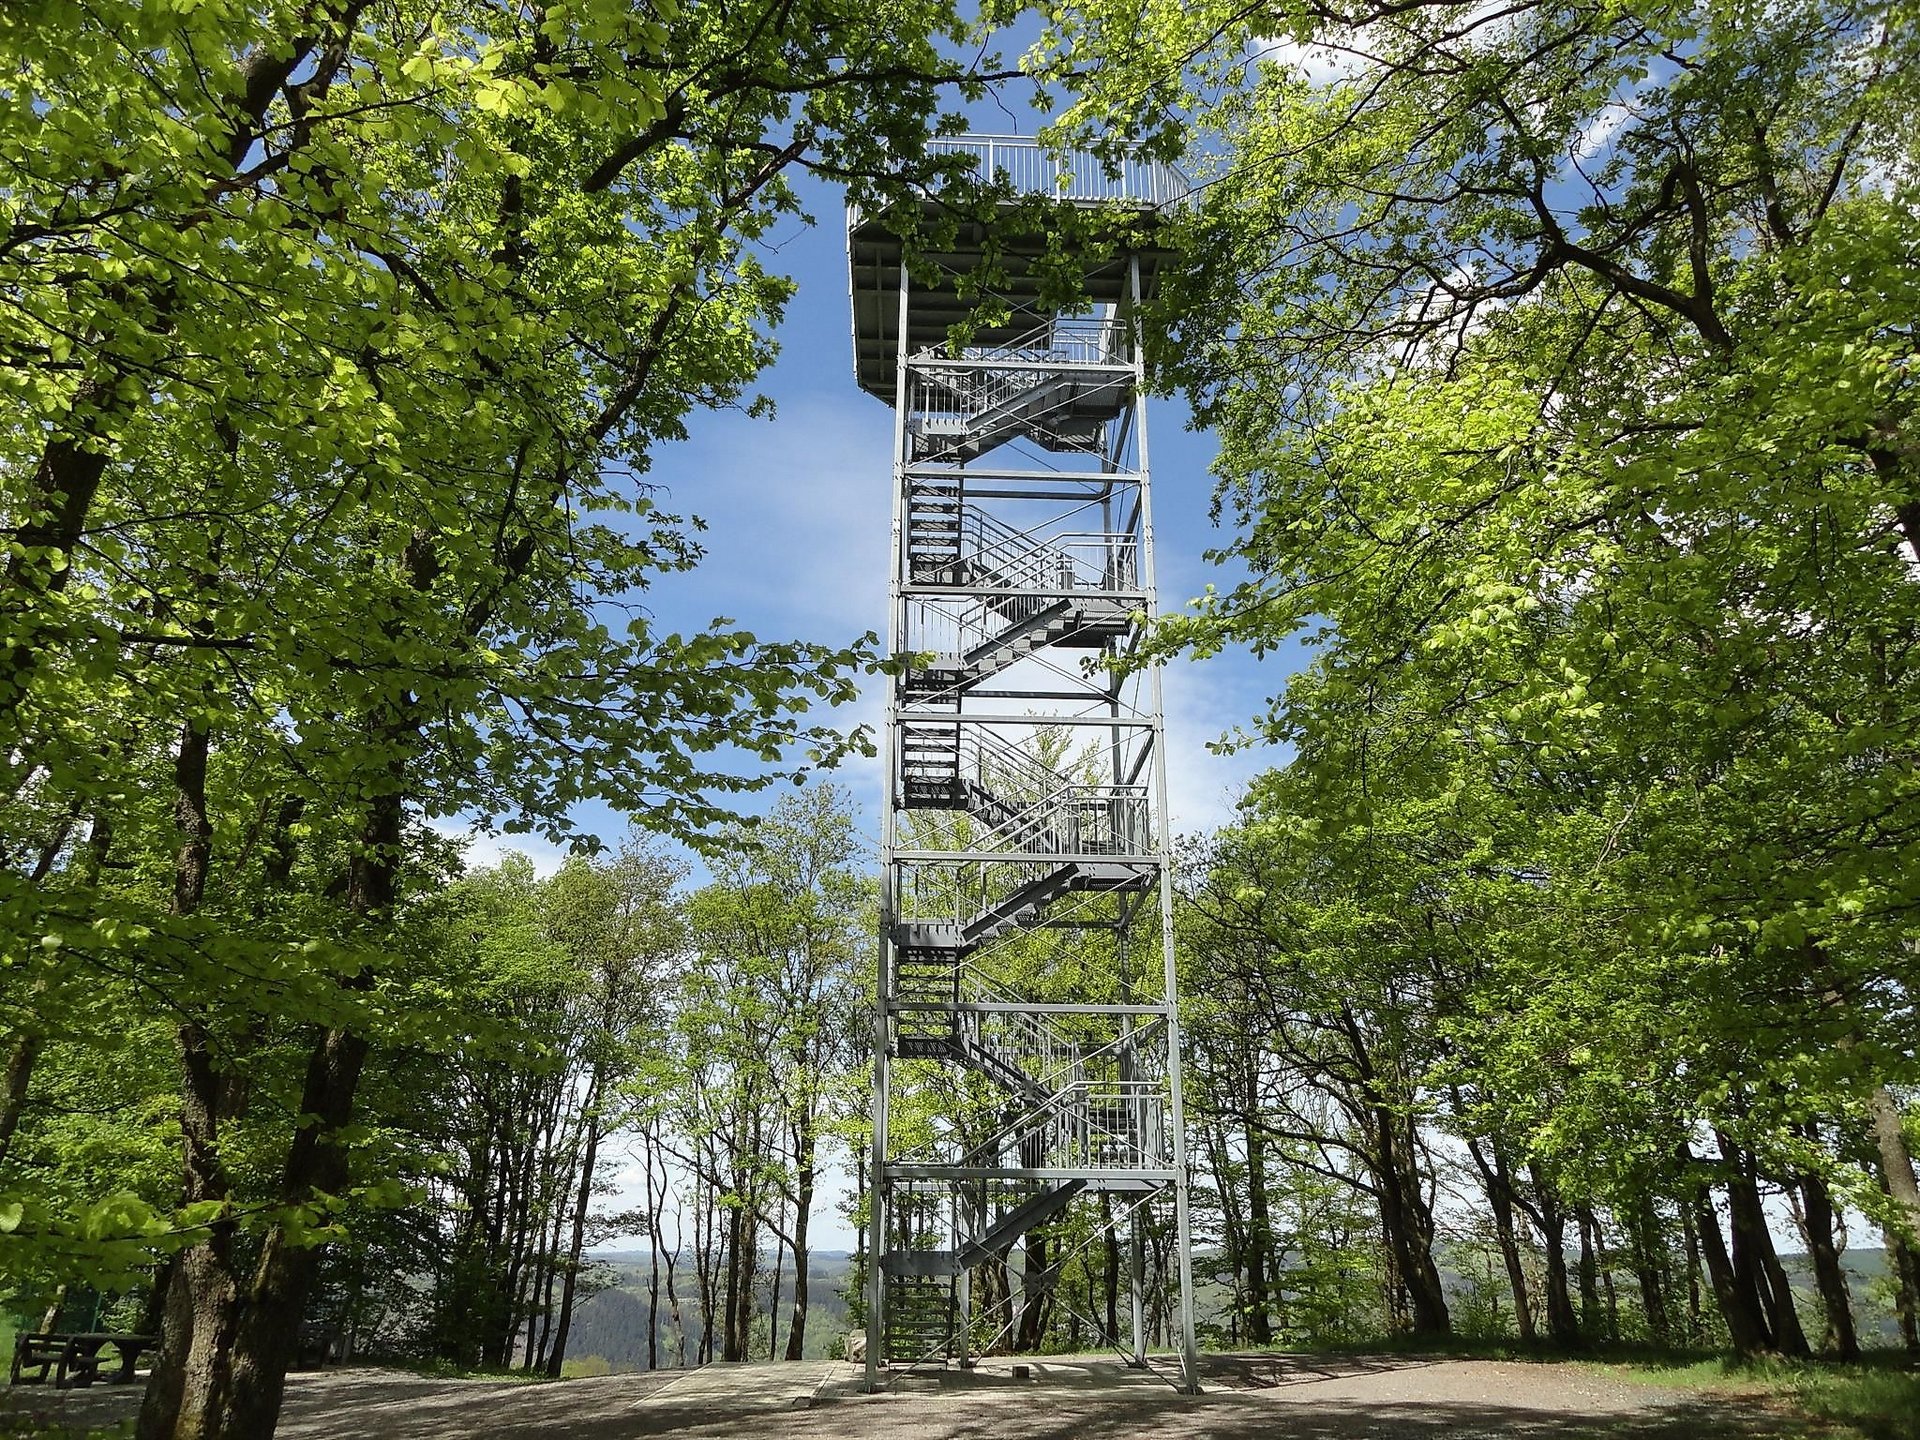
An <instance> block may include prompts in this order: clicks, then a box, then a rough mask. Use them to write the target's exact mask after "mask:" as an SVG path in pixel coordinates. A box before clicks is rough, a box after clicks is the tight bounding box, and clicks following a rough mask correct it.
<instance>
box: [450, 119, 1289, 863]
mask: <svg viewBox="0 0 1920 1440" xmlns="http://www.w3.org/2000/svg"><path fill="white" fill-rule="evenodd" d="M1000 118H1001V120H1002V123H1004V117H1000ZM804 198H805V200H806V202H807V206H808V208H809V210H810V211H811V213H812V214H813V215H814V216H815V217H816V219H817V220H818V222H819V223H818V224H817V225H814V226H811V227H808V226H804V225H801V224H799V223H798V222H793V223H790V224H788V225H786V226H785V227H783V228H782V229H781V230H780V231H779V232H778V233H777V234H775V235H774V236H772V237H770V242H769V253H768V254H767V255H766V256H765V259H766V262H767V263H768V264H769V265H772V266H774V267H777V268H779V269H781V270H783V271H784V272H785V273H787V274H789V275H790V276H792V278H793V279H794V281H795V282H796V284H797V287H798V289H797V293H796V294H795V296H794V298H793V301H792V303H791V304H790V305H789V307H788V311H787V316H786V320H785V322H784V324H783V325H782V326H781V327H780V331H779V339H780V344H781V352H780V357H779V359H778V361H777V362H776V363H775V364H774V366H773V367H772V368H771V369H770V370H769V371H767V372H766V374H765V375H764V376H763V377H762V384H761V389H762V390H763V391H764V392H765V393H766V394H767V395H769V396H770V397H772V399H773V401H774V404H775V407H776V414H775V415H774V417H773V418H771V419H765V418H763V419H752V418H749V417H748V416H747V415H745V414H744V413H740V412H738V411H717V412H716V411H700V412H697V413H696V414H694V415H693V416H691V417H690V420H689V426H688V428H689V432H690V433H689V438H688V439H687V441H686V442H685V443H683V444H679V445H672V446H666V447H662V448H661V449H659V450H657V451H656V452H655V454H654V457H653V469H652V472H651V474H650V475H649V476H648V477H647V478H648V479H649V481H650V482H651V483H653V484H655V485H657V486H659V487H661V488H662V490H663V492H664V494H663V496H662V504H663V505H664V506H665V507H666V508H668V509H671V510H673V511H675V512H677V513H691V514H695V515H698V516H699V517H700V518H701V519H702V520H704V521H705V522H706V523H707V526H708V529H707V531H706V533H705V535H704V536H703V537H702V540H703V542H704V544H705V546H706V549H707V557H706V559H705V561H704V562H703V563H702V564H701V565H700V566H699V567H698V568H697V569H696V570H694V571H692V572H690V573H688V574H685V575H674V576H667V577H665V578H664V579H663V580H662V581H661V582H660V583H659V585H658V586H657V588H656V589H655V590H654V592H653V593H652V596H651V604H652V608H653V610H654V613H655V616H656V618H657V620H658V622H659V624H660V625H661V626H662V627H663V628H665V629H680V630H684V629H690V628H691V629H697V628H700V627H702V626H704V625H705V624H706V623H707V622H708V621H709V620H711V619H712V618H713V617H714V616H716V615H724V616H727V617H729V618H731V619H732V620H734V621H735V622H736V623H738V624H740V625H742V626H744V627H746V628H747V629H749V630H752V631H754V632H755V633H756V634H759V635H761V636H763V637H767V638H780V639H803V640H815V641H822V642H828V643H844V642H847V641H850V640H852V639H854V638H855V637H857V636H859V635H861V634H862V633H864V632H866V631H868V630H873V631H879V632H883V631H884V629H885V625H886V587H887V582H886V577H887V545H888V539H889V536H888V528H889V518H890V506H891V489H892V483H893V476H892V445H893V430H892V413H893V412H892V410H891V409H890V408H889V407H888V406H887V405H886V404H885V403H883V402H882V401H880V400H877V399H874V398H873V397H872V396H869V395H867V394H865V393H863V392H862V391H861V390H860V389H859V388H858V387H857V386H856V385H855V384H854V379H853V358H852V341H851V319H850V315H849V310H848V300H847V259H846V239H845V231H844V208H843V203H842V200H841V198H840V196H839V195H838V194H837V193H835V192H834V191H832V190H831V189H829V188H828V187H826V186H825V185H821V184H808V185H807V186H806V188H805V192H804ZM1188 420H1189V415H1188V412H1187V409H1186V407H1185V405H1184V404H1181V403H1178V402H1174V401H1159V402H1155V403H1154V404H1153V405H1152V406H1151V409H1150V415H1149V433H1150V435H1151V439H1152V455H1153V489H1154V519H1155V524H1156V528H1157V531H1158V542H1159V544H1158V561H1159V575H1160V605H1161V609H1162V610H1174V609H1179V608H1181V607H1183V606H1184V605H1185V604H1186V603H1187V601H1188V600H1189V599H1190V598H1191V597H1193V596H1195V595H1197V594H1199V593H1200V591H1201V590H1202V589H1203V588H1204V587H1205V585H1206V584H1207V583H1208V582H1209V581H1210V580H1212V581H1215V582H1216V583H1217V582H1219V581H1220V580H1221V578H1222V577H1221V576H1220V575H1219V574H1218V573H1217V572H1215V571H1214V570H1213V568H1212V567H1210V566H1209V565H1208V564H1207V562H1206V561H1205V560H1204V559H1203V552H1204V551H1205V550H1206V549H1207V548H1208V547H1209V546H1211V545H1215V544H1218V543H1219V542H1220V540H1221V536H1220V533H1219V532H1218V531H1217V530H1215V529H1214V528H1213V526H1212V525H1211V524H1210V523H1209V520H1208V517H1207V510H1208V503H1209V500H1210V497H1211V492H1212V480H1211V478H1210V476H1209V473H1208V466H1209V465H1210V464H1211V462H1212V459H1213V455H1214V450H1215V446H1214V443H1213V440H1212V438H1211V437H1210V436H1208V435H1206V434H1203V433H1195V432H1193V431H1191V430H1190V429H1189V428H1188ZM1290 668H1291V665H1290V664H1289V659H1288V658H1269V659H1267V660H1265V661H1255V660H1253V659H1252V658H1251V657H1250V656H1247V655H1244V654H1238V653H1229V654H1223V655H1221V656H1219V657H1216V658H1214V659H1211V660H1208V661H1205V662H1201V663H1193V662H1179V663H1175V664H1174V665H1172V666H1170V667H1169V668H1168V671H1167V674H1166V677H1165V692H1166V708H1167V720H1168V746H1167V751H1168V761H1169V770H1168V776H1169V782H1170V793H1171V804H1172V811H1173V822H1174V830H1175V832H1176V833H1190V832H1193V831H1196V830H1202V829H1209V828H1212V827H1213V826H1216V825H1218V824H1219V823H1221V822H1222V821H1223V820H1225V819H1227V818H1228V817H1229V816H1230V813H1231V809H1232V800H1233V796H1234V795H1235V794H1236V793H1237V792H1238V790H1239V788H1240V786H1241V785H1242V784H1243V783H1244V782H1245V780H1246V779H1247V778H1248V777H1249V776H1251V775H1252V774H1254V773H1256V772H1257V771H1258V770H1260V769H1262V768H1264V767H1265V766H1267V765H1270V764H1272V763H1274V762H1275V760H1276V759H1278V758H1279V757H1278V756H1276V755H1275V754H1273V752H1270V751H1268V752H1255V753H1251V754H1241V755H1235V756H1226V757H1222V756H1215V755H1212V754H1210V753H1209V752H1208V751H1207V749H1206V742H1207V741H1208V740H1210V739H1212V738H1215V737H1216V736H1218V735H1219V734H1220V733H1221V732H1222V731H1224V730H1226V729H1228V728H1230V727H1231V726H1233V725H1235V724H1237V723H1239V722H1240V721H1243V720H1245V719H1247V718H1249V717H1251V716H1252V715H1253V714H1254V713H1255V712H1256V711H1258V710H1259V709H1260V708H1261V706H1262V704H1263V703H1264V700H1265V699H1266V697H1267V696H1269V695H1272V694H1274V693H1277V692H1278V691H1279V690H1280V689H1281V688H1282V687H1283V686H1284V684H1285V681H1286V676H1287V674H1288V672H1289V670H1290ZM881 704H882V694H881V683H880V681H879V679H878V678H877V677H876V678H873V679H869V680H868V681H867V682H866V688H865V690H864V692H863V694H862V697H861V699H860V701H859V702H858V703H857V704H856V705H852V706H847V707H843V708H842V709H840V710H838V711H835V712H831V713H830V715H828V717H827V718H828V719H829V723H833V724H835V725H836V726H841V727H847V726H851V725H854V724H861V723H865V724H870V725H873V726H875V727H876V729H877V727H878V724H879V720H880V716H881ZM831 778H833V779H834V780H835V782H836V783H839V784H841V785H844V786H846V787H847V788H848V789H850V790H851V791H852V792H853V794H854V796H855V797H856V799H857V800H858V802H859V804H860V807H861V812H862V817H863V820H864V822H865V828H866V831H867V833H868V835H869V837H870V838H872V839H874V840H875V842H876V843H877V837H878V833H879V822H878V814H879V805H880V779H881V777H880V770H879V765H878V763H877V762H875V761H871V760H862V761H855V762H852V763H849V764H848V765H845V766H843V767H842V768H841V769H840V770H839V771H838V772H837V773H836V774H834V775H833V776H832V777H831ZM576 819H577V820H578V821H579V823H580V824H581V825H582V827H583V828H584V829H587V830H589V831H592V832H594V833H597V834H598V835H599V836H600V838H601V839H602V840H604V841H607V842H608V843H614V842H617V840H618V838H619V837H620V835H621V834H622V833H623V831H624V830H625V822H624V821H623V820H622V819H621V818H620V817H618V816H616V815H614V814H612V813H611V812H609V811H606V810H604V809H601V808H599V807H583V808H582V809H581V810H579V811H578V812H577V813H576ZM502 850H519V851H521V852H523V853H526V854H529V855H530V856H532V858H533V859H534V861H535V863H536V864H537V865H539V867H540V868H541V869H542V870H546V869H548V868H550V867H551V866H553V865H556V864H557V863H558V861H559V858H560V854H561V852H560V851H558V850H557V849H555V848H554V847H552V846H550V845H547V844H545V843H544V842H541V841H538V840H536V839H534V838H533V837H529V836H521V835H508V836H501V837H498V838H497V839H494V838H487V837H482V838H480V839H479V840H477V841H476V843H475V844H474V846H473V847H472V849H471V851H470V852H469V860H470V863H476V864H485V863H488V862H489V861H491V860H492V859H494V858H496V857H497V855H498V854H499V852H500V851H502Z"/></svg>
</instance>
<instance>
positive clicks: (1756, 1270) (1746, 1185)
mask: <svg viewBox="0 0 1920 1440" xmlns="http://www.w3.org/2000/svg"><path fill="white" fill-rule="evenodd" d="M1718 1139H1719V1142H1720V1151H1721V1153H1722V1154H1723V1155H1724V1156H1726V1158H1727V1162H1728V1168H1729V1169H1730V1171H1731V1174H1729V1176H1728V1178H1727V1200H1728V1205H1727V1209H1728V1218H1729V1220H1730V1221H1731V1228H1732V1232H1733V1268H1734V1278H1735V1283H1737V1284H1738V1285H1740V1286H1741V1287H1742V1289H1743V1290H1745V1289H1751V1290H1752V1292H1753V1293H1754V1294H1755V1295H1757V1296H1758V1297H1759V1301H1760V1304H1761V1305H1762V1306H1763V1307H1764V1309H1765V1311H1766V1316H1767V1331H1768V1334H1769V1336H1770V1337H1771V1340H1772V1345H1773V1348H1774V1349H1775V1350H1777V1351H1779V1352H1780V1353H1781V1354H1783V1355H1792V1356H1802V1355H1807V1354H1810V1353H1812V1352H1811V1351H1810V1350H1809V1349H1808V1346H1807V1337H1806V1333H1805V1332H1804V1331H1803V1330H1802V1329H1801V1327H1800V1316H1799V1312H1798V1311H1797V1310H1796V1309H1795V1308H1794V1303H1793V1288H1792V1286H1791V1285H1790V1284H1789V1283H1788V1281H1787V1272H1786V1269H1785V1267H1783V1266H1782V1265H1781V1264H1780V1257H1779V1255H1778V1254H1777V1253H1776V1252H1775V1250H1774V1248H1773V1236H1772V1234H1771V1233H1770V1232H1769V1231H1768V1229H1767V1216H1766V1210H1765V1208H1764V1206H1762V1204H1761V1202H1760V1185H1759V1181H1758V1179H1757V1177H1756V1175H1755V1173H1754V1162H1753V1156H1752V1155H1751V1154H1750V1153H1748V1152H1746V1151H1743V1150H1741V1149H1740V1148H1739V1147H1737V1146H1735V1145H1734V1144H1733V1143H1732V1142H1731V1141H1730V1140H1728V1138H1727V1137H1726V1136H1724V1135H1721V1136H1719V1137H1718Z"/></svg>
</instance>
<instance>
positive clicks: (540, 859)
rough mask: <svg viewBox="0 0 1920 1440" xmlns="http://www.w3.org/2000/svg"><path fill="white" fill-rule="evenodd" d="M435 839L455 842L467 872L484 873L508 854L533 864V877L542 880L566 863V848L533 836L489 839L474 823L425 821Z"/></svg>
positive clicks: (494, 836) (493, 837) (501, 836)
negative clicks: (461, 851) (458, 845)
mask: <svg viewBox="0 0 1920 1440" xmlns="http://www.w3.org/2000/svg"><path fill="white" fill-rule="evenodd" d="M428 824H429V828H431V829H432V830H433V832H434V833H435V834H436V835H443V836H445V837H446V838H447V839H449V840H454V841H458V842H459V843H460V845H461V848H462V850H463V852H464V856H465V859H466V862H467V868H468V869H469V870H486V869H489V868H491V867H492V866H495V865H498V864H499V863H500V862H501V861H502V860H504V859H505V858H506V857H507V856H508V855H509V854H518V855H524V856H526V857H527V859H529V860H531V861H532V862H533V873H534V874H536V875H538V876H540V877H541V878H542V879H544V878H546V877H547V876H549V875H552V874H554V873H555V872H557V871H558V870H559V869H560V866H561V865H562V864H563V863H564V862H565V861H566V858H567V850H566V847H564V846H561V845H555V844H553V843H551V842H550V841H547V840H542V839H540V838H539V837H538V836H535V835H491V834H488V833H487V832H486V831H485V830H483V829H482V828H481V827H480V826H479V825H478V824H477V823H475V824H471V825H468V824H463V823H462V822H461V821H459V820H456V819H440V820H433V821H429V822H428Z"/></svg>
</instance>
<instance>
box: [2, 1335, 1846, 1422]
mask: <svg viewBox="0 0 1920 1440" xmlns="http://www.w3.org/2000/svg"><path fill="white" fill-rule="evenodd" d="M1013 1363H1014V1362H1012V1361H1010V1360H991V1361H984V1362H982V1363H981V1366H980V1368H979V1369H977V1370H974V1371H970V1372H967V1371H960V1370H957V1369H949V1370H945V1371H940V1370H928V1371H925V1372H916V1373H914V1374H911V1375H908V1376H904V1377H901V1378H900V1379H898V1380H897V1381H896V1383H895V1385H894V1387H893V1389H892V1390H891V1391H890V1392H889V1393H887V1394H884V1395H864V1394H861V1393H860V1390H859V1385H860V1371H859V1370H858V1369H857V1368H856V1367H854V1366H850V1365H842V1364H836V1363H833V1362H826V1361H821V1362H811V1363H807V1364H803V1365H741V1366H725V1367H721V1366H710V1367H708V1368H707V1369H705V1370H696V1371H689V1372H684V1373H673V1374H656V1375H611V1376H604V1377H600V1378H596V1379H583V1380H568V1381H562V1382H560V1383H558V1384H551V1383H549V1384H514V1383H510V1382H499V1381H487V1380H429V1379H423V1378H420V1377H418V1376H413V1375H406V1374H401V1373H397V1372H394V1371H383V1370H371V1369H355V1370H343V1371H335V1372H332V1373H329V1374H325V1375H299V1376H295V1377H293V1378H292V1380H291V1381H290V1382H289V1385H288V1397H287V1408H286V1413H285V1415H284V1417H283V1419H282V1422H281V1425H280V1431H279V1437H278V1440H535V1437H539V1440H638V1437H643V1436H654V1435H676V1436H679V1435H684V1436H689V1437H692V1436H714V1437H720V1436H725V1437H729V1440H775V1437H781V1440H784V1437H789V1436H791V1437H794V1440H868V1437H885V1440H984V1437H992V1440H1256V1437H1257V1440H1424V1437H1429V1436H1434V1437H1438V1436H1445V1437H1447V1440H1469V1437H1486V1440H1575V1437H1596V1440H1598V1437H1605V1440H1775V1437H1788V1436H1802V1435H1806V1434H1808V1433H1810V1432H1809V1428H1808V1426H1807V1425H1806V1424H1805V1423H1804V1422H1800V1421H1797V1420H1792V1419H1787V1418H1783V1417H1780V1416H1778V1415H1772V1414H1769V1413H1768V1412H1767V1411H1766V1410H1764V1409H1762V1408H1759V1407H1757V1406H1756V1405H1754V1404H1753V1403H1752V1402H1751V1401H1746V1400H1741V1399H1737V1398H1730V1397H1713V1396H1704V1397H1703V1396H1699V1395H1682V1394H1679V1393H1676V1392H1671V1391H1665V1390H1660V1389H1655V1388H1650V1387H1647V1386H1643V1385H1637V1384H1633V1383H1631V1382H1628V1381H1625V1380H1619V1379H1614V1378H1612V1377H1609V1376H1607V1375H1604V1374H1602V1373H1600V1372H1597V1371H1594V1370H1591V1369H1588V1368H1585V1367H1582V1366H1578V1365H1562V1364H1550V1363H1541V1364H1527V1363H1518V1362H1510V1361H1495V1360H1456V1359H1446V1358H1430V1359H1422V1358H1419V1357H1405V1356H1398V1357H1385V1356H1369V1357H1347V1358H1340V1357H1327V1356H1288V1355H1213V1356H1208V1357H1206V1360H1205V1363H1204V1366H1203V1383H1204V1387H1205V1392H1206V1393H1204V1394H1202V1395H1199V1396H1187V1395H1182V1394H1179V1393H1178V1392H1177V1391H1176V1390H1175V1389H1174V1386H1173V1384H1172V1383H1171V1381H1172V1377H1173V1374H1174V1372H1173V1370H1172V1369H1171V1367H1170V1364H1169V1362H1167V1361H1164V1360H1156V1361H1155V1363H1154V1366H1153V1367H1152V1368H1151V1369H1150V1370H1148V1371H1130V1370H1128V1369H1126V1368H1125V1367H1124V1366H1122V1365H1121V1364H1120V1363H1119V1362H1117V1361H1115V1360H1112V1359H1104V1358H1100V1359H1097V1358H1091V1357H1082V1358H1056V1357H1049V1358H1047V1359H1044V1360H1032V1361H1028V1362H1025V1363H1026V1364H1028V1365H1029V1367H1030V1370H1031V1375H1030V1378H1028V1379H1025V1380H1016V1379H1014V1378H1013V1376H1012V1367H1013ZM138 1403H139V1396H138V1393H137V1391H135V1390H133V1389H131V1388H128V1389H108V1388H97V1389H94V1390H90V1391H71V1392H64V1393H56V1392H52V1391H46V1390H38V1389H35V1390H25V1389H19V1390H13V1391H10V1392H4V1393H3V1394H0V1434H12V1435H35V1434H42V1435H44V1434H49V1433H57V1432H56V1431H55V1430H54V1426H55V1423H56V1420H57V1421H58V1423H60V1424H65V1425H70V1426H89V1425H104V1424H110V1423H112V1422H114V1421H117V1420H121V1419H123V1418H125V1417H129V1416H131V1415H132V1413H133V1411H134V1410H135V1409H136V1408H137V1407H138ZM10 1427H11V1428H10Z"/></svg>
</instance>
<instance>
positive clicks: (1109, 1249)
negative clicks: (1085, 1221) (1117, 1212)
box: [1100, 1190, 1120, 1345]
mask: <svg viewBox="0 0 1920 1440" xmlns="http://www.w3.org/2000/svg"><path fill="white" fill-rule="evenodd" d="M1100 1228H1101V1233H1102V1236H1103V1238H1104V1239H1105V1242H1106V1244H1105V1246H1104V1249H1105V1251H1106V1261H1107V1263H1106V1281H1107V1289H1106V1301H1107V1333H1106V1334H1105V1336H1103V1337H1102V1338H1103V1339H1104V1340H1105V1341H1106V1343H1107V1344H1109V1345H1118V1344H1119V1343H1120V1236H1119V1234H1118V1233H1117V1232H1116V1231H1115V1230H1114V1228H1113V1196H1112V1195H1110V1194H1109V1193H1107V1192H1106V1191H1104V1190H1103V1191H1101V1192H1100Z"/></svg>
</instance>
